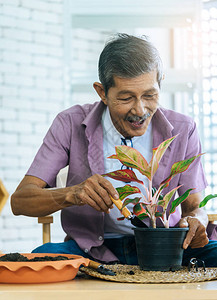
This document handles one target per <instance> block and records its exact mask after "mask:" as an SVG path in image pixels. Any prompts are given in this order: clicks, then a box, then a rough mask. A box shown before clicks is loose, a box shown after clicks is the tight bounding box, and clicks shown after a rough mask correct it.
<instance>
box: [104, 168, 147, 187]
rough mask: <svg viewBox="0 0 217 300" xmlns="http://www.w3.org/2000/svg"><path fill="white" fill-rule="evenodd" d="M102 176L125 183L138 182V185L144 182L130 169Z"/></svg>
mask: <svg viewBox="0 0 217 300" xmlns="http://www.w3.org/2000/svg"><path fill="white" fill-rule="evenodd" d="M102 176H104V177H105V176H108V177H110V178H113V179H115V180H120V181H124V182H131V181H136V182H138V183H141V184H143V181H141V180H139V179H138V178H137V176H136V174H135V173H134V172H133V171H132V170H130V169H125V170H117V171H113V172H109V173H106V174H103V175H102Z"/></svg>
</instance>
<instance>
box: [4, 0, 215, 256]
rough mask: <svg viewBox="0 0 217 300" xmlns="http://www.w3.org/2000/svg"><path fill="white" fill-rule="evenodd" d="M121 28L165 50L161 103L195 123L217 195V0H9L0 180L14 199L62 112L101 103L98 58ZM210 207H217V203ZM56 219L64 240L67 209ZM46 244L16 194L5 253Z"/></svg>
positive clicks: (55, 235) (7, 213)
mask: <svg viewBox="0 0 217 300" xmlns="http://www.w3.org/2000/svg"><path fill="white" fill-rule="evenodd" d="M116 32H125V33H129V34H135V35H138V36H141V35H146V36H148V37H149V39H150V41H152V42H153V43H154V45H155V46H156V47H157V48H158V49H159V51H160V54H161V57H162V60H163V65H164V72H165V80H164V82H163V85H162V92H161V98H160V105H162V106H164V107H166V108H170V109H174V110H176V111H178V112H182V113H185V114H188V115H190V116H192V117H193V118H194V119H195V121H196V123H197V126H198V130H199V133H200V137H201V141H202V145H203V152H206V154H205V155H204V168H205V172H206V176H207V180H208V182H209V187H208V188H207V189H206V191H205V193H206V194H209V193H217V189H216V188H215V185H216V182H217V1H200V0H182V1H181V0H133V1H132V0H110V1H103V0H101V1H100V0H93V1H88V0H79V1H76V0H38V1H37V0H0V108H1V109H0V179H1V180H2V182H3V184H4V186H5V187H6V189H7V191H8V192H9V194H10V195H11V194H12V193H13V192H14V190H15V188H16V187H17V185H18V183H19V182H20V180H21V179H22V178H23V176H24V175H25V173H26V171H27V169H28V167H29V166H30V164H31V162H32V160H33V158H34V155H35V154H36V151H37V149H38V148H39V146H40V144H41V143H42V140H43V137H44V135H45V133H46V132H47V130H48V128H49V126H50V125H51V122H52V121H53V119H54V117H55V116H56V114H57V113H58V112H59V111H61V110H64V109H67V108H68V107H70V106H72V105H74V104H84V103H87V102H95V101H98V100H99V99H98V97H97V95H96V94H95V92H94V89H93V87H92V83H93V82H94V81H96V80H98V75H97V63H98V57H99V54H100V52H101V51H102V49H103V46H104V44H105V42H106V40H108V39H109V38H110V37H111V36H112V35H113V34H114V33H116ZM78 171H79V170H78ZM59 184H61V182H60V183H59ZM207 209H208V210H209V211H212V212H214V211H215V212H216V210H217V204H215V202H212V203H211V202H210V203H209V204H208V205H207ZM54 219H55V222H54V224H53V225H52V241H53V242H60V241H63V238H64V232H63V231H62V229H61V226H60V220H59V213H55V214H54ZM41 243H42V234H41V225H39V224H37V218H31V217H24V216H14V215H13V214H12V212H11V209H10V197H9V199H8V201H7V203H6V205H5V206H4V208H3V209H2V211H1V212H0V250H1V251H2V252H30V251H31V250H32V249H33V248H35V247H36V246H38V245H40V244H41Z"/></svg>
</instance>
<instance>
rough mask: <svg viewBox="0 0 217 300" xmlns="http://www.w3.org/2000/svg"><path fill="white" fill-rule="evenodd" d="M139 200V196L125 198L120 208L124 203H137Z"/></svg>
mask: <svg viewBox="0 0 217 300" xmlns="http://www.w3.org/2000/svg"><path fill="white" fill-rule="evenodd" d="M140 200H141V197H135V198H133V199H130V198H127V199H125V200H124V203H123V206H122V209H123V208H124V207H125V206H126V205H128V204H129V203H132V204H137V203H138V202H139V201H140Z"/></svg>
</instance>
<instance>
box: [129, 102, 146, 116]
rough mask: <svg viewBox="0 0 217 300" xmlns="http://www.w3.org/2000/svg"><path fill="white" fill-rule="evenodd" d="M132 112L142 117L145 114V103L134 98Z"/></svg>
mask: <svg viewBox="0 0 217 300" xmlns="http://www.w3.org/2000/svg"><path fill="white" fill-rule="evenodd" d="M131 112H132V114H134V115H136V116H139V117H142V116H144V114H145V105H144V103H143V101H142V100H141V99H136V100H135V102H134V105H133V108H132V110H131Z"/></svg>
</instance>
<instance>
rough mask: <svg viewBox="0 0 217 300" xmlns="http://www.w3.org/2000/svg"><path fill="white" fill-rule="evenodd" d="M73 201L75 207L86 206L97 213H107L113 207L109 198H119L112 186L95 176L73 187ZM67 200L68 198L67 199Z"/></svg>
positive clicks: (105, 180)
mask: <svg viewBox="0 0 217 300" xmlns="http://www.w3.org/2000/svg"><path fill="white" fill-rule="evenodd" d="M74 191H75V192H74V194H73V199H74V203H73V204H76V205H84V204H88V205H90V206H92V207H93V208H94V209H96V210H98V211H104V212H109V209H110V208H112V207H113V202H112V200H111V198H110V196H112V197H113V198H115V199H118V198H119V195H118V193H117V191H116V189H115V188H114V187H113V185H112V184H111V183H110V182H109V181H108V180H107V179H105V178H104V177H102V176H101V175H98V174H95V175H93V176H91V177H89V178H88V179H87V180H85V181H84V182H82V183H81V184H79V185H77V186H76V187H74ZM68 198H69V197H68Z"/></svg>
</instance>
